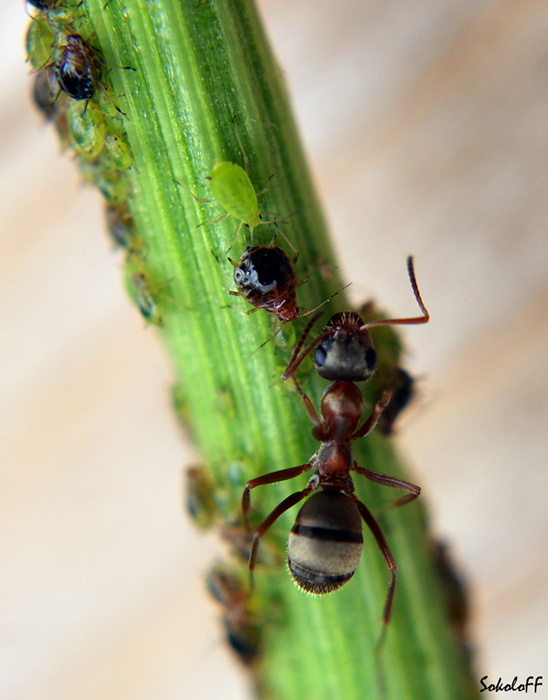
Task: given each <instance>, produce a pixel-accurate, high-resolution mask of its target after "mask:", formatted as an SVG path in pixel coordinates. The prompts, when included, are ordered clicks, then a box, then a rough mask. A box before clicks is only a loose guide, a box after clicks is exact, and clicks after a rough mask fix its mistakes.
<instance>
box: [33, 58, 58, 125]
mask: <svg viewBox="0 0 548 700" xmlns="http://www.w3.org/2000/svg"><path fill="white" fill-rule="evenodd" d="M58 94H59V89H58V86H57V81H56V80H55V78H54V76H53V75H52V73H51V72H50V71H48V70H39V71H38V72H37V73H36V76H35V78H34V86H33V90H32V97H33V99H34V104H35V105H36V106H37V108H38V109H39V110H40V112H42V114H43V115H44V116H45V117H46V119H48V120H49V119H53V117H54V116H55V114H56V112H57V111H58V109H59V104H60V103H59V102H58V100H57V96H58Z"/></svg>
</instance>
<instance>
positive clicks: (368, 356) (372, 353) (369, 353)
mask: <svg viewBox="0 0 548 700" xmlns="http://www.w3.org/2000/svg"><path fill="white" fill-rule="evenodd" d="M365 364H366V365H367V367H368V369H374V368H375V365H376V364H377V352H376V350H375V348H367V350H366V352H365Z"/></svg>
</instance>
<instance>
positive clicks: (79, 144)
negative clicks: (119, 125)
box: [67, 100, 106, 160]
mask: <svg viewBox="0 0 548 700" xmlns="http://www.w3.org/2000/svg"><path fill="white" fill-rule="evenodd" d="M67 124H68V136H69V140H70V143H71V144H72V146H73V148H74V150H75V151H76V152H77V153H78V155H80V156H82V157H83V158H86V159H89V160H94V159H95V158H97V156H98V155H99V154H100V153H101V151H102V150H103V146H104V144H105V136H106V126H105V122H104V119H103V114H102V113H101V111H100V110H99V109H97V107H95V106H94V105H92V104H89V103H87V102H86V103H85V105H83V104H82V103H81V102H77V101H76V100H71V101H70V102H69V105H68V107H67Z"/></svg>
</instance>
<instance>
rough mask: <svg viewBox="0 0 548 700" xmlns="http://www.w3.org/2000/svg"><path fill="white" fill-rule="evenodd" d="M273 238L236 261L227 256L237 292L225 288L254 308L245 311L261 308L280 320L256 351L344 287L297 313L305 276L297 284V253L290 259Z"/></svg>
mask: <svg viewBox="0 0 548 700" xmlns="http://www.w3.org/2000/svg"><path fill="white" fill-rule="evenodd" d="M274 240H275V237H274V238H273V239H272V241H270V243H269V244H268V245H267V246H253V247H252V248H247V249H246V250H245V252H244V253H243V254H242V256H241V257H240V260H239V261H238V262H237V263H236V262H234V260H232V259H231V258H228V260H229V262H230V263H231V264H232V265H233V266H234V283H235V285H236V287H237V288H238V291H232V290H230V289H229V290H228V293H229V294H233V295H235V296H243V297H244V299H246V301H248V302H249V303H250V304H252V305H253V306H254V307H255V308H253V309H251V310H250V311H248V312H247V313H253V312H255V311H257V310H258V309H264V310H265V311H268V313H270V314H273V315H274V316H276V317H277V318H278V319H279V320H280V321H281V324H280V326H279V328H278V329H277V330H276V331H275V332H274V335H272V336H270V338H268V340H266V341H265V342H264V343H263V344H262V345H260V346H259V347H258V348H257V350H260V349H261V348H262V347H263V346H264V345H266V343H268V342H269V341H270V340H272V338H274V337H275V336H276V335H277V334H278V333H280V331H281V330H282V328H283V327H284V325H285V324H286V323H289V321H294V320H295V319H297V318H304V317H305V316H309V315H310V314H313V313H314V312H315V311H316V310H317V309H319V308H320V307H321V306H324V304H327V303H328V302H330V301H331V299H333V297H335V296H336V295H337V294H339V293H340V292H341V291H342V290H343V289H346V287H343V288H342V289H340V290H339V291H337V292H335V293H334V294H332V295H331V296H330V297H328V298H327V299H326V300H325V301H323V302H322V303H321V304H318V306H316V307H315V308H314V309H312V310H311V311H306V312H305V313H302V314H299V313H298V312H299V309H298V307H297V287H298V286H299V285H300V284H303V282H306V279H305V280H303V282H300V283H298V284H297V275H296V273H295V267H294V263H295V262H296V260H297V257H298V253H296V254H295V257H294V258H293V261H291V260H290V259H289V257H288V256H287V254H286V253H285V252H284V251H283V250H282V249H281V248H279V247H278V246H276V245H274ZM307 279H308V278H307ZM347 286H348V285H347Z"/></svg>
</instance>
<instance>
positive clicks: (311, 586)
mask: <svg viewBox="0 0 548 700" xmlns="http://www.w3.org/2000/svg"><path fill="white" fill-rule="evenodd" d="M362 549H363V536H362V520H361V516H360V512H359V510H358V507H357V506H356V504H355V503H354V502H353V501H352V500H351V499H350V498H349V497H348V496H346V495H345V494H343V493H341V492H340V491H318V492H317V493H315V494H313V495H312V496H310V498H309V499H308V500H307V501H306V502H305V504H304V505H303V507H302V508H301V510H300V511H299V514H298V515H297V519H296V521H295V525H294V526H293V529H292V530H291V533H290V534H289V542H288V545H287V563H288V566H289V571H290V572H291V575H292V576H293V578H294V580H295V583H296V584H297V585H298V586H299V587H300V588H302V589H303V590H305V591H307V592H308V593H314V594H317V595H320V594H323V593H330V592H331V591H335V590H336V589H337V588H340V587H341V586H342V585H344V584H345V583H346V582H347V581H348V580H349V579H350V578H352V576H353V575H354V572H355V571H356V568H357V566H358V564H359V561H360V557H361V553H362Z"/></svg>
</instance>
